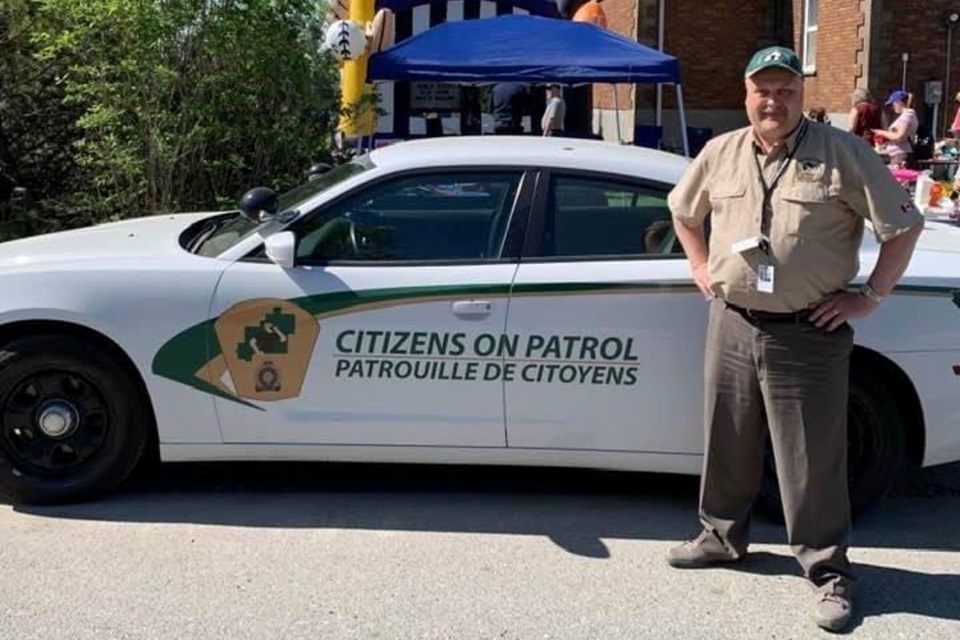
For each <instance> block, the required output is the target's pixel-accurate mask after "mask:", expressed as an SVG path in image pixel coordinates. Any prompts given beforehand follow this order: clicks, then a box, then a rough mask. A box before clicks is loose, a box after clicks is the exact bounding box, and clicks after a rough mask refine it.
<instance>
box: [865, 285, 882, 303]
mask: <svg viewBox="0 0 960 640" xmlns="http://www.w3.org/2000/svg"><path fill="white" fill-rule="evenodd" d="M860 295H862V296H863V297H865V298H867V299H868V300H872V301H873V302H875V303H876V304H880V303H881V302H883V300H884V298H886V296H884V295H883V294H881V293H879V292H878V291H877V290H876V289H874V288H873V287H871V286H870V283H869V282H864V283H863V285H862V286H861V287H860Z"/></svg>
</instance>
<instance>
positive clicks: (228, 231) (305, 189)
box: [187, 156, 373, 257]
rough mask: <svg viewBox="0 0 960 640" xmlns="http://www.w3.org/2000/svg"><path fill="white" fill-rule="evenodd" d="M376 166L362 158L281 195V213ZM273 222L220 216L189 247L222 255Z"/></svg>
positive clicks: (209, 253)
mask: <svg viewBox="0 0 960 640" xmlns="http://www.w3.org/2000/svg"><path fill="white" fill-rule="evenodd" d="M372 167H373V163H372V162H371V161H370V159H369V158H368V157H367V156H361V157H359V158H356V159H355V160H352V161H350V162H348V163H346V164H342V165H340V166H338V167H335V168H333V169H331V170H330V171H328V172H326V173H324V174H322V175H319V176H317V177H316V178H314V179H312V180H310V181H308V182H305V183H303V184H301V185H300V186H297V187H294V188H293V189H291V190H290V191H287V192H286V193H283V194H281V195H280V197H279V200H280V209H279V211H280V212H283V211H291V210H295V209H296V208H297V207H298V206H299V205H301V204H302V203H304V202H306V201H307V200H309V199H310V198H312V197H314V196H315V195H317V194H319V193H322V192H324V191H326V190H327V189H329V188H330V187H332V186H334V185H335V184H338V183H340V182H343V181H344V180H347V179H348V178H351V177H353V176H355V175H357V174H359V173H363V172H364V171H366V170H367V169H370V168H372ZM268 224H270V220H269V219H268V220H266V221H264V222H256V221H254V220H250V219H249V218H247V217H246V216H244V215H241V214H240V213H239V212H237V213H232V214H229V215H225V216H216V217H214V218H210V219H209V220H207V221H206V222H205V224H204V225H203V227H202V229H201V230H200V231H199V232H198V233H197V234H196V235H195V236H194V237H193V239H192V240H191V241H190V243H189V246H188V247H187V248H188V249H189V250H190V251H192V252H193V253H195V254H197V255H200V256H207V257H214V256H218V255H220V254H221V253H223V252H224V251H226V250H227V249H229V248H230V247H232V246H234V245H235V244H237V243H238V242H240V241H241V240H243V239H245V238H248V237H250V236H251V235H253V234H254V233H256V232H257V231H258V230H260V229H261V228H263V227H264V226H266V225H268Z"/></svg>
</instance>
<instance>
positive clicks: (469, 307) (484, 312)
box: [451, 300, 493, 318]
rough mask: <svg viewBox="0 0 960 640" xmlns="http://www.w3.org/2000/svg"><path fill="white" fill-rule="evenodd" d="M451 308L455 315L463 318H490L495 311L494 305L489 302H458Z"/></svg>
mask: <svg viewBox="0 0 960 640" xmlns="http://www.w3.org/2000/svg"><path fill="white" fill-rule="evenodd" d="M451 307H452V308H453V314H454V315H457V316H460V317H461V318H477V317H480V316H488V315H490V312H491V311H493V303H492V302H490V301H489V300H457V301H456V302H454V303H453V304H452V305H451Z"/></svg>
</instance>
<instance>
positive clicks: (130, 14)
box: [0, 0, 338, 220]
mask: <svg viewBox="0 0 960 640" xmlns="http://www.w3.org/2000/svg"><path fill="white" fill-rule="evenodd" d="M16 1H17V2H19V3H20V4H21V5H26V6H29V7H30V10H31V12H32V13H33V14H35V16H36V19H35V20H33V21H32V22H31V34H30V35H31V38H30V47H29V49H30V50H29V51H28V52H27V53H28V54H29V55H31V56H32V57H33V62H34V63H35V64H37V65H39V66H40V67H42V68H50V69H53V70H56V73H57V76H56V79H55V82H54V85H55V86H56V87H58V89H59V90H60V91H61V92H62V100H61V101H60V105H59V106H60V108H61V109H62V110H64V111H65V112H66V113H68V114H72V115H73V116H75V117H74V118H73V120H72V124H73V128H74V130H75V131H76V134H75V137H74V139H73V140H72V141H71V144H70V145H69V147H68V148H69V150H70V157H71V160H72V161H73V162H74V163H75V167H76V170H75V171H74V174H73V176H72V184H71V191H70V192H68V193H64V194H62V199H63V200H65V201H68V203H69V205H70V208H71V209H72V210H74V211H89V212H91V213H92V214H93V215H94V216H95V217H96V219H97V220H105V219H112V218H122V217H130V216H139V215H146V214H154V213H160V212H167V211H176V210H195V209H209V208H213V207H217V206H223V205H224V204H226V203H230V204H233V203H234V202H235V201H236V198H237V197H238V196H239V195H240V193H242V192H243V191H244V190H245V189H246V188H249V187H250V186H252V185H254V184H267V185H268V186H272V187H274V188H277V189H283V188H286V187H288V186H290V185H292V184H294V183H295V182H298V181H299V180H300V178H301V176H302V174H303V171H304V169H305V168H306V167H307V166H309V164H311V163H312V162H314V161H315V160H316V159H317V158H318V157H323V156H324V155H325V154H326V151H327V148H328V146H329V139H330V133H331V130H332V128H333V127H334V126H335V120H334V118H335V114H336V110H337V97H338V90H337V86H338V76H337V67H336V65H335V63H334V62H333V61H332V60H331V58H330V57H329V56H328V54H326V53H324V52H322V51H321V49H320V43H321V41H322V27H323V21H324V17H325V15H326V13H327V8H326V4H325V3H324V2H322V1H320V0H243V1H241V0H16ZM0 113H2V112H0ZM67 129H69V127H67Z"/></svg>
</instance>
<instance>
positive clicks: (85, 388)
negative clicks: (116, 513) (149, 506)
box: [0, 335, 149, 504]
mask: <svg viewBox="0 0 960 640" xmlns="http://www.w3.org/2000/svg"><path fill="white" fill-rule="evenodd" d="M140 396H141V394H140V392H139V390H138V389H137V387H136V386H135V385H134V384H133V382H132V379H131V375H130V373H129V372H128V371H126V370H125V368H124V367H123V366H122V365H121V364H120V363H118V362H116V360H115V358H112V357H111V356H110V354H108V353H105V352H103V351H102V350H100V349H98V348H97V345H96V344H95V343H91V342H89V341H81V340H79V339H76V338H73V337H70V336H62V335H43V336H35V337H28V338H21V339H17V340H14V341H12V342H10V343H8V344H6V345H4V346H3V347H2V348H0V493H3V494H6V495H8V496H10V497H11V498H12V499H13V500H14V501H15V502H22V503H34V504H54V503H64V502H72V501H76V500H82V499H86V498H89V497H93V496H96V495H99V494H102V493H104V492H106V491H109V490H111V489H113V488H114V487H116V486H117V485H118V484H119V483H120V482H122V481H123V480H124V479H125V478H126V477H127V475H128V474H129V473H130V471H131V470H132V469H133V467H134V466H135V465H136V463H137V461H138V460H139V459H140V457H141V455H142V454H143V451H144V448H145V446H146V442H147V434H148V433H149V428H148V421H149V417H148V415H149V414H148V413H147V412H146V411H144V407H145V403H144V402H143V401H142V398H141V397H140Z"/></svg>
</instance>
